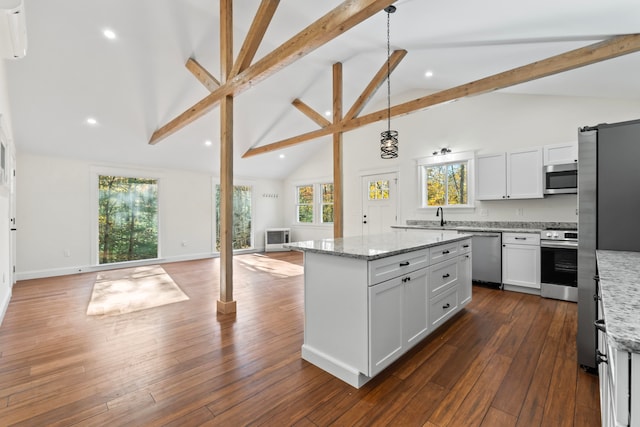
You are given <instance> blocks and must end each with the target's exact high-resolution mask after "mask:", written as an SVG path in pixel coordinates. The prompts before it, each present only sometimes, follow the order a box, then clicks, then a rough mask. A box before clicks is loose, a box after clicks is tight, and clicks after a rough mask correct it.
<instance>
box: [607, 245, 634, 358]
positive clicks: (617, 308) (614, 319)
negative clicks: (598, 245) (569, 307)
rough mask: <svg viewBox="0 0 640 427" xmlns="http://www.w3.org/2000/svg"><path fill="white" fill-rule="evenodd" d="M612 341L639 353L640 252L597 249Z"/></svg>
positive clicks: (608, 327) (608, 332) (614, 344)
mask: <svg viewBox="0 0 640 427" xmlns="http://www.w3.org/2000/svg"><path fill="white" fill-rule="evenodd" d="M596 257H597V260H598V276H600V292H601V294H602V306H603V309H604V318H605V324H606V328H607V337H608V339H609V343H610V344H611V345H612V346H613V347H614V348H617V349H619V350H623V351H628V352H631V353H640V252H624V251H602V250H598V251H596Z"/></svg>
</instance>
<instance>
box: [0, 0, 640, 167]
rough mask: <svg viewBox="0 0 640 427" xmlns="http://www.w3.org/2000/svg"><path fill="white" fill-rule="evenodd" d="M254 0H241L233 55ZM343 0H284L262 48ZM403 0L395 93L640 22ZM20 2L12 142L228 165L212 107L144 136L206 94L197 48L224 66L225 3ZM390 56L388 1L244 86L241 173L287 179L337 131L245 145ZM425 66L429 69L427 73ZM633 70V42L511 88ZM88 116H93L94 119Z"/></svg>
mask: <svg viewBox="0 0 640 427" xmlns="http://www.w3.org/2000/svg"><path fill="white" fill-rule="evenodd" d="M259 3H260V0H236V1H234V31H235V34H234V47H235V52H236V53H237V52H238V51H239V50H240V47H241V46H242V42H243V40H244V37H245V35H246V33H247V31H248V29H249V27H250V25H251V22H252V20H253V16H254V14H255V12H256V10H257V8H258V5H259ZM340 3H342V0H323V1H314V0H282V1H280V5H279V7H278V9H277V10H276V13H275V15H274V18H273V20H272V22H271V24H270V26H269V28H268V30H267V32H266V34H265V38H264V40H263V42H262V44H261V46H260V48H259V49H258V52H257V55H256V60H258V59H260V58H261V57H263V56H264V55H265V54H267V53H269V52H270V51H271V50H273V49H274V48H276V47H277V46H279V45H280V44H282V43H283V42H285V41H287V40H288V39H289V38H291V37H292V36H294V35H295V34H297V33H298V32H299V31H300V30H302V29H303V28H305V27H307V26H308V25H309V24H311V23H312V22H313V21H315V20H316V19H318V18H320V17H321V16H322V15H324V14H326V13H327V12H329V11H330V10H331V9H333V8H334V7H336V6H337V5H339V4H340ZM395 5H396V6H397V8H398V10H397V12H396V13H395V14H393V15H392V16H391V45H392V49H406V50H407V51H408V54H407V56H406V57H405V58H404V60H403V61H402V62H401V63H400V65H399V66H398V67H397V68H396V70H395V71H394V72H393V74H392V78H391V85H392V103H399V102H401V101H406V100H408V99H413V98H416V97H418V96H423V95H425V94H428V93H431V92H435V91H438V90H442V89H447V88H450V87H453V86H457V85H461V84H464V83H467V82H470V81H473V80H476V79H479V78H483V77H486V76H489V75H492V74H496V73H499V72H501V71H505V70H507V69H511V68H514V67H517V66H521V65H525V64H528V63H531V62H534V61H537V60H541V59H544V58H547V57H549V56H552V55H556V54H559V53H562V52H565V51H569V50H572V49H576V48H579V47H582V46H586V45H589V44H593V43H595V42H597V41H600V40H604V39H607V38H609V37H611V36H613V35H616V34H630V33H638V32H640V2H638V1H637V0H611V1H608V2H604V1H601V0H563V1H561V2H558V1H551V0H539V1H537V2H513V1H505V0H487V1H484V2H478V1H473V0H458V1H447V2H444V1H439V2H436V1H430V0H399V1H397V2H396V3H395ZM26 14H27V29H28V36H29V50H28V54H27V56H26V57H25V58H23V59H21V60H15V61H7V63H6V64H5V66H6V69H7V76H8V87H9V98H10V106H11V114H12V120H13V129H14V139H15V141H16V145H17V146H18V150H21V151H25V152H33V153H41V154H45V155H53V156H64V157H73V158H82V159H88V160H91V161H96V162H101V163H117V164H131V165H138V166H146V167H163V168H179V169H187V170H194V171H202V172H208V173H211V174H214V175H217V174H218V170H219V159H218V157H219V154H218V153H219V119H218V110H217V109H214V110H213V111H212V112H210V113H208V114H207V115H205V116H204V117H202V118H200V119H198V120H196V121H195V122H194V123H191V124H190V125H188V126H186V127H185V128H183V129H181V130H179V131H178V132H176V133H174V134H173V135H170V136H169V137H167V138H166V139H164V140H163V141H161V142H160V143H159V144H157V145H149V144H148V142H149V140H150V138H151V135H152V134H153V132H154V131H155V130H156V129H158V128H159V127H161V126H162V125H164V124H166V123H167V122H168V121H170V120H171V119H173V118H174V117H176V116H177V115H179V114H180V113H182V112H183V111H184V110H186V109H187V108H189V107H191V106H192V105H193V104H195V103H196V102H198V101H199V100H200V99H202V98H204V97H205V96H206V95H207V94H208V93H209V91H208V90H207V89H206V88H205V87H204V86H203V85H202V84H201V83H200V82H199V81H198V80H197V79H196V78H195V77H194V76H193V75H192V74H191V73H190V72H189V70H188V69H187V68H186V67H185V63H186V62H187V60H188V59H189V58H190V57H192V58H195V59H196V60H197V61H198V62H199V63H200V64H202V65H203V66H204V67H205V68H206V69H207V70H208V71H209V72H210V73H211V74H213V75H214V76H216V77H219V68H220V67H219V21H218V2H217V1H213V0H179V1H178V0H135V1H125V0H100V1H91V2H87V1H83V0H28V1H27V2H26ZM105 28H110V29H112V30H113V31H114V32H115V33H116V36H117V37H116V39H115V40H108V39H106V38H105V37H104V36H103V30H104V29H105ZM385 59H386V14H385V13H384V12H383V11H381V12H380V13H378V14H377V15H374V16H373V17H372V18H370V19H368V20H367V21H365V22H363V23H362V24H360V25H358V26H356V27H355V28H353V29H351V30H349V31H347V32H346V33H345V34H343V35H341V36H339V37H338V38H337V39H335V40H333V41H331V42H329V43H327V44H326V45H324V46H322V47H320V48H318V49H317V50H315V51H314V52H312V53H310V54H309V55H307V56H305V57H303V58H301V59H300V60H298V61H297V62H295V63H294V64H292V65H290V66H288V67H286V68H285V69H283V70H281V71H280V72H278V73H277V74H275V75H273V76H271V77H269V78H268V79H267V80H265V81H262V82H260V83H258V84H256V85H255V86H254V87H252V88H250V89H249V90H247V91H246V92H244V93H242V94H240V95H239V96H238V97H237V98H236V101H235V120H234V122H235V135H234V139H235V145H236V148H235V156H236V160H235V168H234V169H235V174H236V175H237V176H239V177H265V178H283V177H285V176H287V175H288V174H289V173H291V172H292V171H293V170H294V169H295V168H297V167H298V165H299V164H300V162H302V161H304V160H305V159H307V158H308V157H309V156H312V155H313V153H314V152H315V151H316V150H317V148H318V147H319V146H320V145H321V144H330V137H323V138H320V139H318V140H315V141H312V142H307V143H304V144H302V145H299V146H296V147H291V148H287V149H284V150H281V151H277V152H272V153H267V154H264V155H260V156H255V157H251V158H246V159H241V158H240V156H241V155H242V153H244V152H245V151H246V150H248V149H249V148H251V147H255V146H261V145H265V144H269V143H272V142H274V141H278V140H280V139H284V138H287V137H291V136H295V135H297V134H299V133H303V132H308V131H311V130H315V129H317V128H318V126H317V125H316V124H314V123H313V122H312V121H311V120H309V118H308V117H305V116H304V115H303V114H302V113H301V112H300V111H299V110H298V109H296V108H295V107H294V106H292V105H291V102H292V101H293V100H294V99H295V98H300V99H301V100H302V101H304V103H306V104H307V105H309V106H310V107H312V108H313V109H314V110H316V111H318V112H321V113H324V112H325V111H330V110H331V106H332V99H331V87H332V86H331V85H332V83H331V78H332V70H331V67H332V64H333V63H335V62H338V61H340V62H342V63H343V75H344V104H345V108H348V107H349V106H350V105H351V103H352V102H353V101H354V100H355V99H356V98H357V97H358V96H359V95H360V93H361V92H362V90H363V89H364V87H365V86H366V84H367V83H368V82H369V81H370V80H371V78H372V77H373V75H374V74H375V73H376V71H377V70H378V69H379V68H380V66H381V65H382V63H383V62H384V61H385ZM427 70H431V71H432V72H433V77H431V78H426V77H425V72H426V71H427ZM638 70H640V53H634V54H630V55H626V56H623V57H620V58H616V59H612V60H609V61H606V62H601V63H598V64H594V65H589V66H587V67H584V68H580V69H577V70H573V71H569V72H566V73H562V74H559V75H556V76H551V77H546V78H543V79H540V80H536V81H533V82H529V83H525V84H521V85H517V86H514V87H511V88H508V89H504V90H503V92H509V93H526V94H541V95H570V96H595V97H606V98H634V99H638V98H639V97H640V79H638V78H637V77H636V76H637V73H638ZM385 94H386V91H384V90H382V91H380V93H377V94H376V95H375V96H374V97H373V98H372V100H371V102H370V103H369V104H367V106H366V107H365V110H364V111H363V113H367V112H371V111H375V110H377V109H380V108H382V107H384V105H385V104H386V100H385V98H384V96H385ZM88 117H94V118H95V119H96V120H97V122H98V123H97V124H96V125H89V124H88V123H87V122H86V119H87V118H88ZM207 140H210V141H212V144H211V146H206V145H205V141H207ZM280 154H284V155H285V158H283V159H282V158H280Z"/></svg>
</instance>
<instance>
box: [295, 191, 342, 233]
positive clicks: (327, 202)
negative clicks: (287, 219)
mask: <svg viewBox="0 0 640 427" xmlns="http://www.w3.org/2000/svg"><path fill="white" fill-rule="evenodd" d="M333 197H334V195H333V183H318V184H305V185H298V186H296V222H297V223H298V224H331V223H333Z"/></svg>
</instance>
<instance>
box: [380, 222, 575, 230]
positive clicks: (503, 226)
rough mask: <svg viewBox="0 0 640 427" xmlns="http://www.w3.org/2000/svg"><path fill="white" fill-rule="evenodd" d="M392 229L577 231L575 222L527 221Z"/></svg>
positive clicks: (410, 224) (409, 224)
mask: <svg viewBox="0 0 640 427" xmlns="http://www.w3.org/2000/svg"><path fill="white" fill-rule="evenodd" d="M391 227H392V228H401V229H412V230H413V229H415V230H456V231H488V232H491V231H494V232H501V233H509V232H511V233H539V232H541V231H542V230H548V229H558V230H563V229H577V224H576V223H575V222H527V221H449V222H447V223H446V224H445V225H444V226H440V223H439V222H438V221H425V220H407V224H406V225H392V226H391Z"/></svg>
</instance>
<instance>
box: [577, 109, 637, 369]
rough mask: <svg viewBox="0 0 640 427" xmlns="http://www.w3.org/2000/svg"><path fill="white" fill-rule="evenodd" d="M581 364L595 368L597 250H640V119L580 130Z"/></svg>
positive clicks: (579, 299) (579, 283)
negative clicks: (639, 219)
mask: <svg viewBox="0 0 640 427" xmlns="http://www.w3.org/2000/svg"><path fill="white" fill-rule="evenodd" d="M578 210H579V211H578V235H579V238H578V336H577V350H578V363H579V364H580V366H582V367H584V368H587V369H596V368H597V364H596V329H595V327H594V324H593V322H594V321H595V320H596V314H597V310H596V300H595V297H594V296H595V294H596V282H595V280H594V277H595V275H596V257H595V251H596V249H609V250H620V251H640V222H639V221H638V218H639V212H640V120H633V121H628V122H621V123H612V124H600V125H597V126H591V127H584V128H582V129H580V130H579V131H578Z"/></svg>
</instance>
